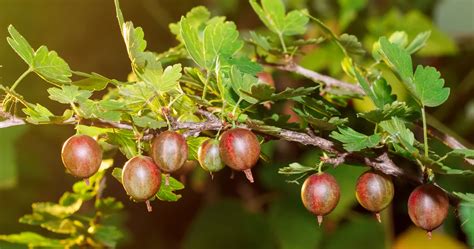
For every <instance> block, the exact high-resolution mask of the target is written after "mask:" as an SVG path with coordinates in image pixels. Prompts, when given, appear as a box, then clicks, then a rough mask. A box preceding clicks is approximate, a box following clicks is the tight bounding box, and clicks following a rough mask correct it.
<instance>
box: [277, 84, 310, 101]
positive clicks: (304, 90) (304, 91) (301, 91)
mask: <svg viewBox="0 0 474 249" xmlns="http://www.w3.org/2000/svg"><path fill="white" fill-rule="evenodd" d="M317 89H319V87H298V88H296V89H294V88H290V87H287V88H286V89H285V90H283V91H281V92H279V93H274V94H272V96H271V97H270V99H269V100H271V101H279V100H288V99H294V98H295V97H304V96H309V95H311V94H312V93H314V92H315V91H316V90H317Z"/></svg>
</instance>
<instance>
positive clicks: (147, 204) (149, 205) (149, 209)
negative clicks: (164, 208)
mask: <svg viewBox="0 0 474 249" xmlns="http://www.w3.org/2000/svg"><path fill="white" fill-rule="evenodd" d="M145 203H146V210H147V211H148V213H150V212H151V211H153V208H152V207H151V204H150V200H146V202H145Z"/></svg>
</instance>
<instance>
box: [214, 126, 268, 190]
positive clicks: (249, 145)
mask: <svg viewBox="0 0 474 249" xmlns="http://www.w3.org/2000/svg"><path fill="white" fill-rule="evenodd" d="M219 153H220V156H221V159H222V161H223V162H224V163H225V164H226V165H227V166H229V167H230V168H232V169H233V170H237V171H243V172H244V173H245V175H246V176H247V179H248V180H249V181H250V182H253V176H252V171H251V170H250V169H251V168H252V167H253V166H255V164H256V163H257V161H258V159H259V157H260V143H259V142H258V139H257V136H255V134H253V132H251V131H250V130H247V129H243V128H234V129H230V130H228V131H225V132H224V133H222V136H221V139H220V142H219Z"/></svg>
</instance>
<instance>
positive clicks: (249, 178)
mask: <svg viewBox="0 0 474 249" xmlns="http://www.w3.org/2000/svg"><path fill="white" fill-rule="evenodd" d="M244 173H245V176H246V177H247V179H248V180H249V182H251V183H253V175H252V170H251V169H246V170H244Z"/></svg>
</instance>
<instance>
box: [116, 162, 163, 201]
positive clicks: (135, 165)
mask: <svg viewBox="0 0 474 249" xmlns="http://www.w3.org/2000/svg"><path fill="white" fill-rule="evenodd" d="M122 184H123V187H124V188H125V191H126V192H127V194H128V195H130V196H131V197H132V198H133V199H134V200H135V201H146V200H148V199H150V198H152V197H153V196H154V195H155V194H156V193H157V192H158V190H159V189H160V186H161V172H160V170H159V169H158V166H156V164H155V163H154V162H153V159H151V158H150V157H147V156H135V157H133V158H131V159H130V160H128V161H127V162H126V163H125V166H124V167H123V170H122Z"/></svg>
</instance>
